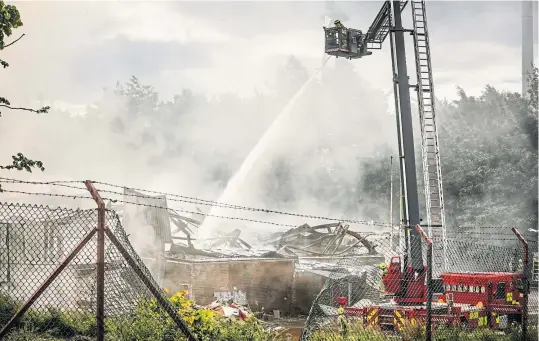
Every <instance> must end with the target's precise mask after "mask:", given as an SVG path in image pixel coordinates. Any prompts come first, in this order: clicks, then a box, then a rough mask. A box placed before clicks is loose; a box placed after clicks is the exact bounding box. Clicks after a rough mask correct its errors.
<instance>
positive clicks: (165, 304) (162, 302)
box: [105, 229, 198, 341]
mask: <svg viewBox="0 0 539 341" xmlns="http://www.w3.org/2000/svg"><path fill="white" fill-rule="evenodd" d="M105 233H106V234H107V237H109V240H110V241H111V243H112V244H113V245H114V246H115V247H116V248H117V249H118V251H119V252H120V253H121V255H122V256H123V257H124V259H125V260H126V262H127V263H128V264H129V266H130V267H131V268H132V269H133V271H134V272H135V274H136V275H137V276H138V277H139V279H140V280H141V281H142V283H144V284H145V285H146V287H147V288H148V290H149V291H150V292H151V293H152V295H153V296H154V297H155V299H156V300H157V303H158V304H159V305H160V306H161V308H162V309H163V310H165V312H166V313H167V314H168V315H169V316H170V318H171V319H172V321H174V323H176V325H177V326H178V328H180V330H181V331H182V332H183V334H184V335H185V336H186V337H187V340H189V341H198V338H197V337H196V336H195V334H193V332H192V331H191V330H190V329H189V326H188V325H187V324H186V323H185V321H184V320H182V319H181V317H180V316H178V313H177V311H176V310H175V309H174V308H173V306H172V305H171V304H170V302H169V301H168V300H167V299H165V298H164V297H163V295H162V293H161V292H160V291H159V290H158V289H157V288H156V287H155V286H154V285H153V284H152V283H151V281H150V279H149V278H148V277H146V275H145V274H144V273H143V272H142V270H141V269H140V268H139V266H138V265H137V262H136V261H135V260H134V259H133V257H131V255H130V254H129V252H128V251H127V250H126V249H125V247H124V246H123V245H122V243H121V242H120V241H119V240H118V238H116V236H115V235H114V233H112V231H111V230H109V229H106V230H105Z"/></svg>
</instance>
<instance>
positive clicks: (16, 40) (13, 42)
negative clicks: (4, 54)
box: [2, 33, 26, 50]
mask: <svg viewBox="0 0 539 341" xmlns="http://www.w3.org/2000/svg"><path fill="white" fill-rule="evenodd" d="M25 35H26V34H25V33H23V34H22V35H21V36H20V37H19V38H17V39H15V40H14V41H12V42H11V43H9V44H7V45H5V46H4V47H3V48H2V50H3V49H5V48H6V47H8V46H11V45H13V44H15V43H16V42H18V41H19V40H21V38H22V37H24V36H25Z"/></svg>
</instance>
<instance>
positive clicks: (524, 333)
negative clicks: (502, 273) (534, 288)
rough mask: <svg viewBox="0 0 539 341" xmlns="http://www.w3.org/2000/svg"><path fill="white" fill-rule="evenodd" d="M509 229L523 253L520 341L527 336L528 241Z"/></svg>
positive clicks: (512, 229) (513, 229)
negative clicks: (520, 245)
mask: <svg viewBox="0 0 539 341" xmlns="http://www.w3.org/2000/svg"><path fill="white" fill-rule="evenodd" d="M511 231H513V233H514V234H515V235H516V236H517V238H518V240H519V241H520V243H521V244H522V248H523V249H524V254H523V255H522V282H523V284H524V294H523V296H522V337H521V340H522V341H527V336H528V293H529V291H530V282H529V280H528V242H527V241H526V239H525V238H524V237H523V236H522V235H521V234H520V232H519V231H518V230H517V229H516V228H514V227H513V228H511Z"/></svg>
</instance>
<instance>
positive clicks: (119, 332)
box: [0, 203, 195, 340]
mask: <svg viewBox="0 0 539 341" xmlns="http://www.w3.org/2000/svg"><path fill="white" fill-rule="evenodd" d="M103 212H104V215H105V219H104V220H105V224H104V225H105V226H104V227H105V229H104V230H105V232H106V233H105V241H104V268H105V269H104V278H105V280H104V282H103V283H104V298H105V299H104V304H103V305H104V313H103V314H102V316H99V315H100V314H99V313H98V311H99V302H98V299H97V298H96V297H99V295H98V294H97V291H98V285H97V283H98V281H97V271H98V264H97V263H96V259H98V257H97V252H96V249H97V243H98V238H97V235H98V233H97V230H98V221H99V219H98V210H95V209H90V210H70V209H60V208H50V207H46V206H37V205H25V204H7V203H1V204H0V329H1V331H0V339H3V338H5V339H6V340H31V339H37V338H38V336H39V335H41V336H40V337H43V340H45V339H46V340H56V339H58V340H66V339H71V340H85V339H88V340H93V339H98V340H99V339H102V338H103V335H101V336H100V335H98V334H99V332H98V330H99V328H98V321H99V319H100V318H101V319H103V320H101V321H102V322H103V324H105V325H106V326H107V328H106V336H105V339H107V340H129V339H133V336H129V335H128V333H129V330H128V329H129V323H134V322H135V321H134V313H135V312H138V313H139V315H140V309H141V304H143V302H157V303H156V304H157V305H155V304H154V305H155V306H153V307H150V310H149V313H150V312H151V311H155V310H156V309H159V307H160V308H161V309H163V310H164V311H166V312H167V313H169V315H170V317H171V318H172V321H174V322H175V323H176V325H177V326H171V327H170V330H169V331H168V334H169V335H170V337H172V339H174V338H176V339H181V340H186V339H189V340H195V338H194V337H193V336H192V335H190V333H189V330H188V328H187V327H186V325H185V324H184V323H183V320H182V319H181V317H180V316H179V315H178V313H177V312H176V311H175V310H174V309H173V308H172V306H171V304H170V300H169V298H168V296H167V295H166V293H165V292H164V291H163V290H162V289H161V288H159V286H158V285H157V283H156V282H155V280H154V279H153V278H152V276H151V274H150V271H149V270H148V268H147V267H146V266H145V265H144V263H143V262H142V260H141V259H140V258H139V256H138V255H137V253H136V252H135V250H134V249H133V248H132V246H131V244H130V242H129V241H128V238H127V235H126V233H125V231H124V230H123V228H122V225H121V224H120V220H119V218H118V215H117V214H116V213H115V212H114V211H105V210H104V209H103ZM173 324H174V323H173ZM150 327H152V326H150ZM178 327H180V328H178ZM184 335H185V338H184ZM45 336H46V337H47V338H45ZM137 337H138V336H137ZM140 337H142V339H144V336H143V335H141V336H140ZM135 339H136V338H135Z"/></svg>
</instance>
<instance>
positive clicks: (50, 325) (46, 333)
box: [0, 292, 539, 341]
mask: <svg viewBox="0 0 539 341" xmlns="http://www.w3.org/2000/svg"><path fill="white" fill-rule="evenodd" d="M172 303H173V306H174V307H175V308H176V309H177V311H178V312H179V313H180V315H181V316H182V318H183V319H184V320H185V321H186V323H187V324H188V325H189V326H190V328H191V329H192V330H193V331H194V333H195V334H196V335H197V337H198V338H199V340H200V341H295V340H294V339H292V337H291V335H286V334H285V333H276V332H272V331H268V330H266V329H265V328H264V325H263V323H262V322H261V321H259V320H257V319H256V318H249V319H247V320H246V321H238V320H230V319H228V318H224V317H221V316H218V315H216V314H215V313H214V312H213V311H211V310H206V309H194V308H193V302H192V301H189V300H188V299H187V298H186V293H185V292H180V293H177V294H176V295H174V296H173V297H172ZM18 306H19V304H18V303H17V302H14V301H13V300H11V299H10V298H9V297H7V296H2V295H0V326H3V325H5V324H6V323H7V322H8V321H9V319H10V318H11V317H12V316H13V315H14V314H15V312H16V311H17V309H18ZM105 327H106V337H105V338H106V340H107V341H108V340H110V341H184V340H186V339H185V337H184V336H183V335H182V334H181V333H180V332H179V331H178V328H177V327H176V325H175V324H174V323H173V322H172V320H171V319H170V318H169V317H168V316H167V315H166V314H165V313H164V312H163V311H162V310H161V309H159V308H158V306H157V303H156V302H155V301H153V300H149V301H144V302H141V303H140V304H139V306H138V307H137V308H136V310H135V312H134V313H133V314H130V315H125V316H122V317H121V318H107V319H106V325H105ZM520 334H521V333H520V331H519V330H518V329H514V330H511V331H510V332H509V333H507V334H504V333H500V332H496V331H493V330H490V329H479V330H475V331H469V332H463V331H461V330H460V329H455V328H445V329H441V328H440V329H437V330H435V332H434V335H433V336H434V337H433V339H434V340H438V341H521V338H520ZM95 337H96V323H95V316H94V315H93V314H88V313H82V312H60V311H57V310H54V309H52V308H51V309H48V311H46V312H43V311H39V312H38V311H35V310H30V311H28V312H27V313H26V314H25V315H24V317H23V318H22V320H21V321H20V322H19V323H18V324H17V325H16V326H15V329H14V330H13V331H12V332H11V333H10V334H9V335H8V336H7V337H6V338H4V340H6V341H60V340H70V341H92V340H95ZM382 340H402V341H423V340H425V332H424V328H423V327H422V326H418V325H415V326H412V325H409V326H406V327H405V328H404V329H403V330H402V332H401V333H400V335H389V334H387V333H382V332H381V331H380V330H378V329H374V328H370V327H369V328H367V327H363V326H362V325H361V324H359V323H354V322H353V321H350V322H349V329H348V334H347V335H346V337H344V338H343V336H342V335H340V334H339V327H338V325H337V323H336V322H334V323H331V324H327V325H325V326H323V327H322V328H320V329H318V330H316V331H314V333H313V334H312V336H311V337H310V339H309V341H382ZM528 341H539V340H538V337H537V327H536V325H534V326H531V327H530V328H529V332H528Z"/></svg>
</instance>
